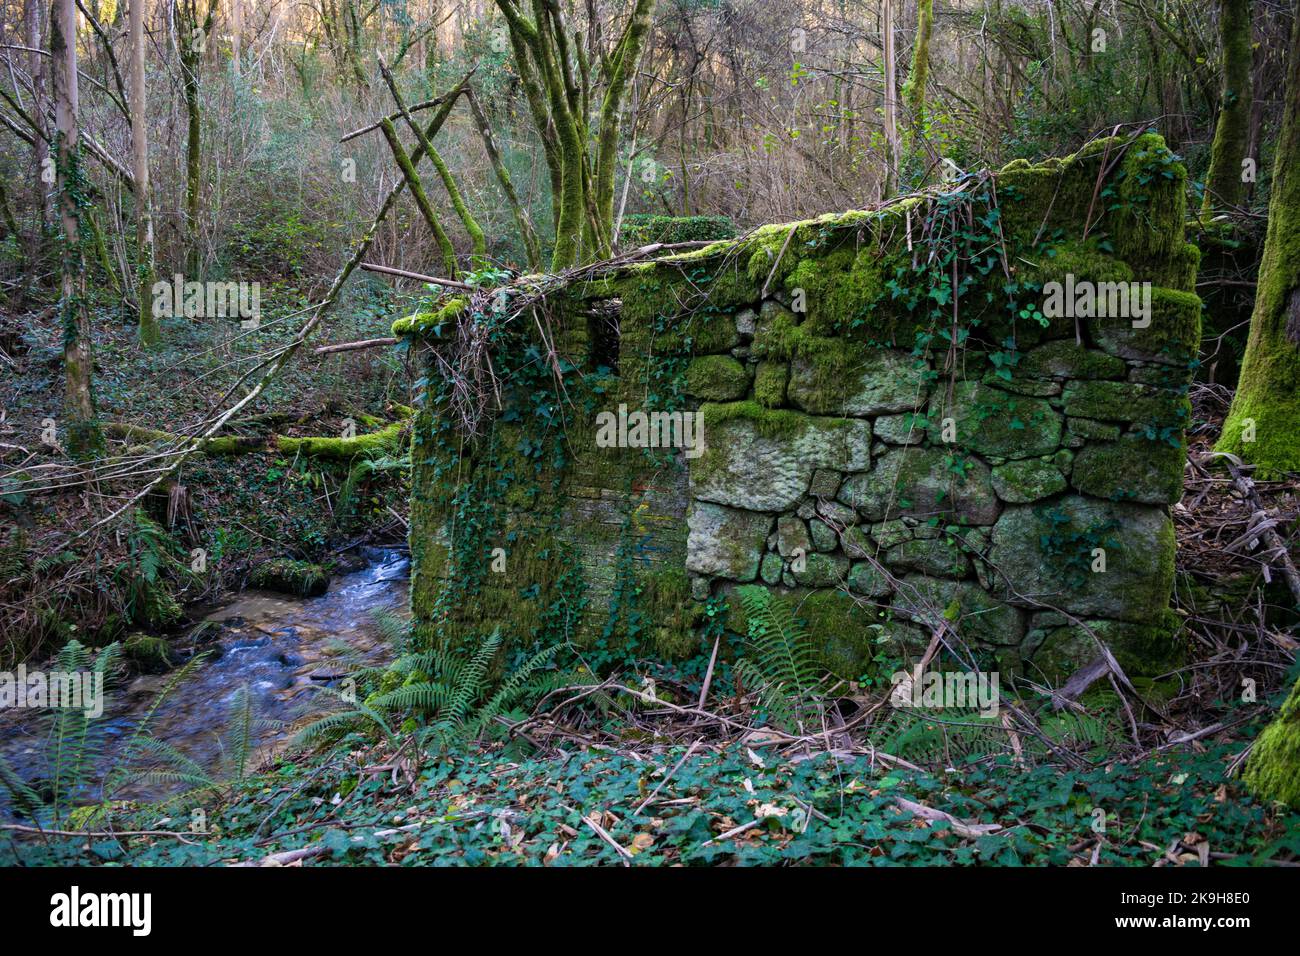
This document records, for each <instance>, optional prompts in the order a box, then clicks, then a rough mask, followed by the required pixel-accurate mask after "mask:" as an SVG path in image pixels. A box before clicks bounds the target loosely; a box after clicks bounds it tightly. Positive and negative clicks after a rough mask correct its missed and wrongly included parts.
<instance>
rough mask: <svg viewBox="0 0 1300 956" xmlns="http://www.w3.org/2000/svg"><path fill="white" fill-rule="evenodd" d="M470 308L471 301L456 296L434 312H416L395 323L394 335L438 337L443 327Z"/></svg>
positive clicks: (399, 336)
mask: <svg viewBox="0 0 1300 956" xmlns="http://www.w3.org/2000/svg"><path fill="white" fill-rule="evenodd" d="M468 307H469V299H467V298H465V297H464V296H455V297H454V298H452V299H449V300H448V301H447V303H446V304H445V305H443V306H442V307H441V308H438V309H435V310H434V311H433V312H416V313H415V314H414V315H408V316H407V317H406V318H404V319H398V320H397V321H396V322H394V323H393V330H392V331H393V335H395V336H397V337H398V338H401V337H402V336H404V335H417V336H418V335H434V336H436V335H438V334H439V330H440V329H441V327H442V326H443V325H445V324H446V323H448V322H451V321H452V320H454V319H455V318H456V317H457V316H458V315H460V313H461V312H463V311H464V310H465V309H467V308H468Z"/></svg>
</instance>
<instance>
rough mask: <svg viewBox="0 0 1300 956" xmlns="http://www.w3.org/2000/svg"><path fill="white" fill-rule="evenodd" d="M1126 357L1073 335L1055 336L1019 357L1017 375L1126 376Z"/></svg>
mask: <svg viewBox="0 0 1300 956" xmlns="http://www.w3.org/2000/svg"><path fill="white" fill-rule="evenodd" d="M1127 368H1128V366H1127V365H1126V364H1125V363H1124V360H1123V359H1119V358H1116V357H1115V356H1113V355H1107V354H1106V353H1105V352H1099V351H1097V350H1096V349H1090V348H1085V347H1084V346H1081V345H1078V344H1076V343H1075V342H1074V340H1073V339H1056V340H1055V341H1052V342H1046V343H1044V344H1043V345H1039V346H1037V347H1035V348H1032V349H1030V350H1029V351H1028V352H1026V353H1025V354H1024V355H1023V356H1022V357H1021V359H1020V364H1019V365H1018V366H1017V367H1016V375H1017V376H1024V377H1026V378H1067V379H1085V378H1123V377H1124V375H1125V372H1126V370H1127Z"/></svg>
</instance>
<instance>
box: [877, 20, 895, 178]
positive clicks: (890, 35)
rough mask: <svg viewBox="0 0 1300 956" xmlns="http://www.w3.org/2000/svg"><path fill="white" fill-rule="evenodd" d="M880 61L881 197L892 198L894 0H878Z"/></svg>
mask: <svg viewBox="0 0 1300 956" xmlns="http://www.w3.org/2000/svg"><path fill="white" fill-rule="evenodd" d="M880 33H881V63H880V71H881V72H882V73H883V74H884V79H885V104H884V106H885V111H884V120H885V152H886V154H887V155H886V156H885V177H884V183H883V185H882V186H881V188H880V198H881V199H892V198H893V196H894V190H895V189H897V188H898V91H897V90H896V88H895V87H896V85H897V84H896V80H895V79H894V62H895V57H894V0H881V5H880Z"/></svg>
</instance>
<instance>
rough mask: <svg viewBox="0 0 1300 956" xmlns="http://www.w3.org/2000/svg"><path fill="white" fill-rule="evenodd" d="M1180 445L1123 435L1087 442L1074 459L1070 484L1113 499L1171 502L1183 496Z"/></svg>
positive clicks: (1182, 455) (1098, 495)
mask: <svg viewBox="0 0 1300 956" xmlns="http://www.w3.org/2000/svg"><path fill="white" fill-rule="evenodd" d="M1185 459H1186V454H1185V452H1184V449H1183V447H1182V445H1181V444H1179V445H1176V446H1175V445H1172V444H1170V443H1168V442H1164V441H1149V440H1148V439H1146V438H1144V437H1143V436H1141V435H1133V434H1129V435H1124V436H1122V437H1121V438H1120V440H1119V441H1116V442H1089V443H1088V444H1087V445H1086V446H1085V447H1084V448H1083V449H1081V450H1080V451H1079V453H1078V455H1077V456H1075V460H1074V469H1073V472H1072V473H1071V476H1070V483H1071V484H1072V485H1074V487H1075V488H1077V489H1078V490H1079V491H1082V492H1083V493H1084V494H1089V495H1095V496H1096V497H1098V498H1110V499H1111V500H1114V501H1141V502H1144V503H1147V504H1173V503H1174V502H1176V501H1177V500H1178V499H1179V498H1181V497H1182V496H1183V462H1184V460H1185Z"/></svg>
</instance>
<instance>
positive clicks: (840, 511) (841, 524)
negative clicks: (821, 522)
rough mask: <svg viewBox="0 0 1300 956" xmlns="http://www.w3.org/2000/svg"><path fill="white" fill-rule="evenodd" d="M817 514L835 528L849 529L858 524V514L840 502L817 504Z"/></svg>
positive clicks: (820, 502) (821, 502)
mask: <svg viewBox="0 0 1300 956" xmlns="http://www.w3.org/2000/svg"><path fill="white" fill-rule="evenodd" d="M837 490H838V489H837ZM817 513H818V514H819V515H821V516H822V517H823V518H825V519H826V521H827V523H828V524H830V526H831V527H833V528H848V527H851V526H852V525H855V524H857V523H858V513H857V512H856V511H854V510H853V509H852V508H850V507H849V506H848V505H844V504H840V503H839V502H838V501H819V502H817Z"/></svg>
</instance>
